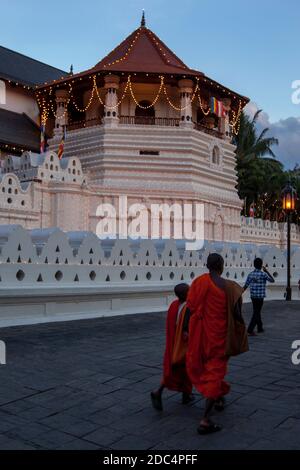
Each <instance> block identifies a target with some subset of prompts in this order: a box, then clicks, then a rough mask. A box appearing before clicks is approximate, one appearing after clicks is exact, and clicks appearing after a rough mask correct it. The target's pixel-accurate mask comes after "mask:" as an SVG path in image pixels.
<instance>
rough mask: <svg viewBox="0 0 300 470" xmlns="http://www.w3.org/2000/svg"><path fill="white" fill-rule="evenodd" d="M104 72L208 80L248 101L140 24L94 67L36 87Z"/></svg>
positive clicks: (218, 87) (214, 85)
mask: <svg viewBox="0 0 300 470" xmlns="http://www.w3.org/2000/svg"><path fill="white" fill-rule="evenodd" d="M142 23H143V21H142ZM103 72H112V73H113V72H115V73H118V72H119V73H128V74H130V73H149V74H170V75H177V76H178V75H179V76H180V75H182V76H184V75H186V76H187V77H192V76H198V77H200V78H201V79H202V80H204V82H206V81H207V82H208V83H210V85H211V86H213V87H216V88H217V89H220V90H223V91H226V92H229V93H230V94H232V95H236V96H237V97H239V98H242V99H243V101H244V104H245V103H246V102H248V101H249V99H248V98H246V97H244V96H241V95H239V94H238V93H235V92H234V91H232V90H230V89H229V88H227V87H225V86H223V85H220V84H218V83H217V82H216V81H215V80H212V79H210V78H209V77H207V76H206V75H205V74H204V73H202V72H199V71H197V70H193V69H190V68H189V67H187V65H185V63H184V62H182V60H180V59H179V58H178V57H177V56H176V55H175V54H174V52H172V51H171V50H170V49H169V48H168V47H167V46H166V45H165V44H164V43H163V42H162V41H161V40H160V39H159V38H158V37H157V36H156V34H154V33H153V32H152V31H151V30H150V29H148V28H146V27H145V26H144V25H143V24H141V26H140V27H139V28H138V29H136V30H135V31H133V33H131V34H130V35H129V36H128V37H127V38H126V39H124V41H122V42H121V43H120V44H119V45H118V46H117V47H116V48H115V49H114V50H113V51H112V52H110V53H109V54H108V55H107V56H106V57H104V59H102V60H101V61H100V62H98V63H97V64H96V65H95V66H94V67H92V68H90V69H88V70H85V71H83V72H80V73H77V74H74V75H70V76H68V77H66V78H64V79H61V80H54V81H53V82H48V83H45V84H44V85H41V86H39V87H38V88H39V89H43V88H45V87H48V86H50V85H56V84H59V83H62V82H68V81H69V80H72V81H73V80H76V79H80V80H81V79H82V78H84V77H86V76H88V75H93V74H97V73H103Z"/></svg>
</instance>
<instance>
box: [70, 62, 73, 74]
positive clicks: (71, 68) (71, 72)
mask: <svg viewBox="0 0 300 470" xmlns="http://www.w3.org/2000/svg"><path fill="white" fill-rule="evenodd" d="M69 73H70V75H73V64H71V66H70V72H69Z"/></svg>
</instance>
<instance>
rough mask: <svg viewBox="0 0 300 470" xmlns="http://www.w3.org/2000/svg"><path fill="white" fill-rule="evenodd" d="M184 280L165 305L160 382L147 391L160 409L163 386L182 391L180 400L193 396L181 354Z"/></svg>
mask: <svg viewBox="0 0 300 470" xmlns="http://www.w3.org/2000/svg"><path fill="white" fill-rule="evenodd" d="M188 291H189V286H188V284H184V283H182V284H178V285H177V286H176V287H175V289H174V292H175V295H176V297H177V300H174V302H172V304H171V305H170V307H169V310H168V314H167V322H166V349H165V355H164V368H163V379H162V382H161V386H160V387H159V389H158V390H157V391H155V392H151V400H152V405H153V406H154V408H155V409H156V410H159V411H162V409H163V407H162V392H163V390H164V388H167V389H169V390H174V391H176V392H181V393H182V403H183V404H187V403H189V402H190V401H192V400H193V396H192V395H191V393H192V387H193V386H192V383H191V381H190V379H189V377H188V375H187V372H186V365H185V355H186V350H187V345H188V342H187V340H188V320H189V312H188V310H187V308H186V298H187V294H188Z"/></svg>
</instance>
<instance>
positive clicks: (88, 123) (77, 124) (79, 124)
mask: <svg viewBox="0 0 300 470" xmlns="http://www.w3.org/2000/svg"><path fill="white" fill-rule="evenodd" d="M101 123H102V119H101V118H93V119H83V120H81V121H73V122H72V121H71V122H69V124H68V125H67V131H74V130H76V129H82V128H83V127H92V126H99V125H100V124H101Z"/></svg>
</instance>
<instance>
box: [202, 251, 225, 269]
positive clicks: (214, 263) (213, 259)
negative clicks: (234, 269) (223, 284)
mask: <svg viewBox="0 0 300 470" xmlns="http://www.w3.org/2000/svg"><path fill="white" fill-rule="evenodd" d="M206 266H207V269H208V270H209V271H215V272H217V273H219V274H222V272H223V269H224V259H223V258H222V256H221V255H219V253H210V255H208V257H207V261H206Z"/></svg>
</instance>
